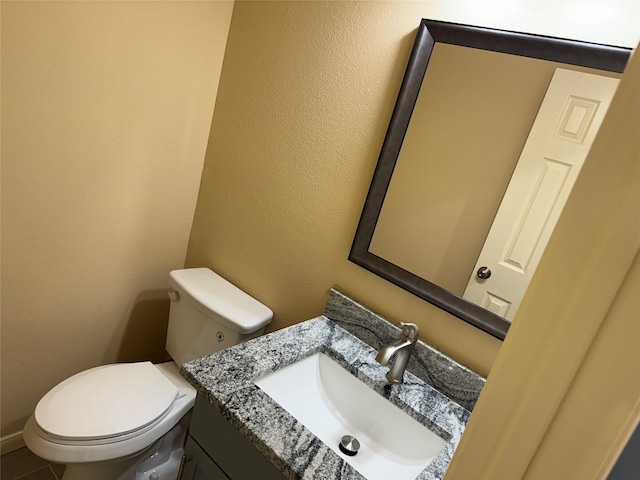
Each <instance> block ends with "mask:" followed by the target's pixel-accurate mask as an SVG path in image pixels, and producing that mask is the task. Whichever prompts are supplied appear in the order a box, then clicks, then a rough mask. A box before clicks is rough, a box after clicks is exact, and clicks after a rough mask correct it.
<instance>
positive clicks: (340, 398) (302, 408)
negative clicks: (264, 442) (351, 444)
mask: <svg viewBox="0 0 640 480" xmlns="http://www.w3.org/2000/svg"><path fill="white" fill-rule="evenodd" d="M255 383H256V385H257V386H258V387H260V388H261V389H262V390H263V391H264V392H265V393H266V394H267V395H269V396H270V397H271V398H272V399H273V400H275V401H276V402H277V403H278V404H279V405H280V406H282V407H283V408H284V409H285V410H287V411H288V412H289V413H290V414H291V415H293V416H294V417H295V418H296V419H297V420H298V421H299V422H301V423H302V424H303V425H304V426H305V427H306V428H307V429H308V430H310V431H311V432H312V433H313V434H314V435H315V436H316V437H318V438H319V439H320V440H322V441H323V442H324V443H325V444H326V445H327V446H329V447H330V448H331V449H332V450H333V451H335V452H336V453H337V454H338V455H340V456H341V457H342V458H344V459H345V461H346V462H348V463H349V464H350V465H351V466H353V468H355V469H356V470H357V471H358V472H360V473H361V474H362V475H364V476H365V477H366V478H368V479H370V480H375V479H380V480H388V479H390V478H393V479H396V480H403V479H415V478H416V477H417V476H418V474H419V473H420V472H422V470H424V469H425V468H426V466H427V465H428V464H429V463H430V462H431V460H433V458H434V457H435V456H436V455H437V454H438V453H440V451H441V450H442V449H443V448H444V446H445V445H446V443H447V442H446V441H445V440H443V439H442V438H440V437H439V436H438V435H436V434H435V433H433V432H431V431H430V430H429V429H428V428H427V427H425V426H424V425H422V424H420V423H419V422H418V421H416V420H415V419H413V418H412V417H410V416H409V415H408V414H406V413H405V412H403V411H402V410H400V409H399V408H398V407H396V406H395V405H393V404H392V403H391V402H389V401H388V400H386V399H385V398H383V397H382V396H381V395H380V394H378V393H377V392H375V391H374V390H373V389H371V388H369V387H368V386H367V385H365V384H364V383H363V382H361V381H360V380H358V379H357V378H356V377H355V376H353V375H352V374H351V373H349V372H348V371H346V370H345V369H344V368H343V367H342V366H340V365H339V364H338V363H336V362H335V361H334V360H333V359H331V358H330V357H328V356H327V355H325V354H323V353H316V354H314V355H312V356H310V357H307V358H305V359H303V360H300V361H299V362H296V363H294V364H292V365H289V366H287V367H284V368H282V369H280V370H278V371H276V372H273V373H271V374H269V375H267V376H265V377H263V378H261V379H260V380H258V381H256V382H255ZM345 435H350V436H353V437H355V438H356V439H357V440H358V442H359V444H360V448H359V450H358V452H357V454H355V455H353V456H351V455H347V454H345V453H343V452H342V451H341V450H340V448H339V444H340V441H341V439H342V437H343V436H345ZM351 453H352V452H351Z"/></svg>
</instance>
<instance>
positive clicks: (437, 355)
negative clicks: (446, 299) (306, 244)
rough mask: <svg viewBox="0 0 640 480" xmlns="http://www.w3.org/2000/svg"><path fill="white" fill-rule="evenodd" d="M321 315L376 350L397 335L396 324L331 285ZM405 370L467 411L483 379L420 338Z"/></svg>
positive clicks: (474, 399) (475, 400)
mask: <svg viewBox="0 0 640 480" xmlns="http://www.w3.org/2000/svg"><path fill="white" fill-rule="evenodd" d="M324 316H325V317H327V318H330V319H331V320H333V321H334V322H335V323H337V324H338V325H340V326H341V327H342V328H344V329H345V330H346V331H348V332H349V333H351V334H352V335H354V336H356V337H358V338H359V339H360V340H362V341H363V342H365V343H366V344H368V345H370V346H371V347H373V348H374V349H376V350H379V349H380V348H381V347H382V346H383V345H386V344H387V343H389V342H390V341H391V340H393V339H395V338H397V337H398V335H399V334H400V328H399V327H397V326H396V325H394V324H393V323H391V322H390V321H388V320H387V319H385V318H384V317H382V316H381V315H378V314H377V313H375V312H373V311H372V310H370V309H369V308H367V307H366V306H364V305H362V304H360V303H358V302H357V301H355V300H354V299H352V298H350V297H349V296H347V295H346V294H344V293H342V292H340V291H339V290H337V289H335V288H332V289H331V291H330V293H329V299H328V300H327V304H326V306H325V311H324ZM404 321H406V322H410V321H411V319H404ZM407 370H408V371H410V372H411V373H413V374H414V375H415V376H416V377H418V378H420V379H421V380H422V381H424V382H425V383H428V384H429V385H431V386H433V387H434V388H436V389H437V390H439V391H440V392H442V393H443V394H445V395H446V396H448V397H449V398H450V399H452V400H453V401H455V402H456V403H458V404H459V405H460V406H462V407H464V408H466V409H467V410H469V411H471V410H473V407H474V406H475V404H476V402H477V401H478V397H479V396H480V392H481V391H482V388H483V387H484V384H485V381H486V379H485V378H484V377H483V376H482V375H479V374H478V373H476V372H474V371H472V370H470V369H469V368H467V367H465V366H464V365H461V364H460V363H458V362H456V361H455V360H453V359H452V358H450V357H448V356H447V355H445V354H444V353H442V352H440V351H438V350H436V349H435V348H433V347H431V346H429V345H427V344H426V343H424V342H423V341H421V340H418V342H417V344H416V347H415V350H414V352H413V353H412V355H411V358H410V359H409V363H408V365H407Z"/></svg>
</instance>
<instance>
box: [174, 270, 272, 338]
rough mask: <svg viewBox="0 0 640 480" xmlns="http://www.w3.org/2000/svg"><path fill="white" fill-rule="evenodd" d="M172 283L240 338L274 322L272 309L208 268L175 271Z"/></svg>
mask: <svg viewBox="0 0 640 480" xmlns="http://www.w3.org/2000/svg"><path fill="white" fill-rule="evenodd" d="M169 283H171V286H172V287H173V288H175V289H176V290H177V291H178V293H179V294H180V295H181V297H186V298H187V300H189V301H190V302H191V303H192V304H193V305H194V306H195V307H196V308H198V309H199V310H200V311H202V312H203V313H204V314H206V315H211V314H212V313H215V314H216V315H217V316H218V317H219V318H220V320H221V321H222V322H224V323H225V325H226V326H227V327H229V328H231V329H232V330H234V331H236V332H239V333H241V334H249V333H253V332H255V331H256V330H258V329H260V328H262V327H264V326H265V325H267V324H268V323H269V322H270V321H271V319H272V318H273V312H272V311H271V309H270V308H269V307H267V306H265V305H263V304H262V303H260V302H259V301H258V300H256V299H255V298H253V297H252V296H250V295H249V294H247V293H246V292H244V291H242V290H240V289H239V288H238V287H236V286H235V285H233V284H232V283H230V282H228V281H227V280H225V279H224V278H222V277H221V276H220V275H218V274H217V273H215V272H213V271H211V270H210V269H208V268H185V269H182V270H173V271H172V272H170V273H169Z"/></svg>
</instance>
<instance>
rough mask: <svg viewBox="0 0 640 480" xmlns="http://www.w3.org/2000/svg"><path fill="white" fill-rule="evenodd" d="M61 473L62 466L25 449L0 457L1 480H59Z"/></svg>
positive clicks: (62, 470)
mask: <svg viewBox="0 0 640 480" xmlns="http://www.w3.org/2000/svg"><path fill="white" fill-rule="evenodd" d="M63 472H64V466H63V465H57V464H55V463H51V462H48V461H47V460H43V459H41V458H39V457H36V456H35V455H34V454H33V453H31V451H30V450H29V449H28V448H27V447H23V448H20V449H18V450H14V451H13V452H9V453H5V454H4V455H2V457H0V478H1V479H2V480H18V479H19V480H60V479H61V478H62V473H63Z"/></svg>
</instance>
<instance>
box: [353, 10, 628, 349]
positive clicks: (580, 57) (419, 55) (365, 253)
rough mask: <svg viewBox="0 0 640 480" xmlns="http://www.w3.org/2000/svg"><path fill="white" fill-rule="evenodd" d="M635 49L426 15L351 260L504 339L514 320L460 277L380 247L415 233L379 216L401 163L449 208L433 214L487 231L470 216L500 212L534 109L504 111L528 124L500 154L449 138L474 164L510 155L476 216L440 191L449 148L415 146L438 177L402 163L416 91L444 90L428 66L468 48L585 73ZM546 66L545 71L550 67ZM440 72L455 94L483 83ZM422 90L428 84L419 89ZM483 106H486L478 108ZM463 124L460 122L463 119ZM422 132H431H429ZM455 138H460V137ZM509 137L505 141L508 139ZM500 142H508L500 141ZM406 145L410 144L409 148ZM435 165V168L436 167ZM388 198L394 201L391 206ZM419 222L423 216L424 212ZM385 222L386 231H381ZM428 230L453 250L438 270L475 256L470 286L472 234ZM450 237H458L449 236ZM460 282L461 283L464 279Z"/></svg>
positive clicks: (619, 66) (482, 59) (618, 68)
mask: <svg viewBox="0 0 640 480" xmlns="http://www.w3.org/2000/svg"><path fill="white" fill-rule="evenodd" d="M458 50H460V51H458ZM463 50H466V52H463ZM630 52H631V50H630V49H627V48H622V47H613V46H606V45H598V44H592V43H585V42H580V41H573V40H566V39H559V38H552V37H545V36H540V35H531V34H524V33H518V32H510V31H504V30H495V29H490V28H484V27H474V26H468V25H460V24H454V23H449V22H441V21H435V20H426V19H424V20H422V22H421V23H420V26H419V28H418V32H417V35H416V39H415V42H414V45H413V49H412V52H411V55H410V58H409V63H408V66H407V70H406V73H405V76H404V79H403V82H402V85H401V88H400V93H399V94H398V99H397V101H396V105H395V108H394V111H393V114H392V117H391V121H390V124H389V128H388V130H387V134H386V137H385V139H384V142H383V145H382V149H381V153H380V156H379V159H378V164H377V166H376V169H375V172H374V175H373V180H372V182H371V186H370V188H369V193H368V195H367V198H366V201H365V204H364V208H363V211H362V215H361V217H360V222H359V224H358V227H357V230H356V234H355V238H354V241H353V245H352V248H351V252H350V254H349V260H351V261H352V262H354V263H356V264H358V265H360V266H362V267H364V268H366V269H367V270H369V271H371V272H373V273H375V274H377V275H379V276H381V277H382V278H384V279H386V280H389V281H391V282H393V283H394V284H396V285H398V286H400V287H401V288H403V289H405V290H407V291H409V292H411V293H413V294H415V295H417V296H418V297H420V298H422V299H424V300H427V301H428V302H430V303H432V304H434V305H436V306H438V307H440V308H442V309H444V310H445V311H447V312H449V313H451V314H452V315H455V316H456V317H458V318H460V319H462V320H464V321H466V322H469V323H470V324H472V325H474V326H476V327H477V328H480V329H481V330H483V331H485V332H487V333H489V334H490V335H493V336H494V337H496V338H499V339H504V337H505V335H506V333H507V331H508V328H509V325H510V322H509V321H507V320H506V319H505V318H503V317H501V316H499V315H497V314H496V313H493V312H490V311H489V310H486V309H484V308H481V307H479V306H478V305H475V304H474V303H471V302H469V301H467V300H465V299H463V298H462V296H461V295H462V293H461V292H460V290H459V289H458V288H457V287H455V286H454V284H455V282H449V281H445V280H438V278H443V277H442V276H441V275H438V272H437V271H436V272H434V271H433V270H431V271H424V270H423V269H421V268H420V266H419V265H418V263H415V262H413V261H412V260H413V259H412V258H409V259H402V258H401V256H402V254H406V252H407V251H410V249H405V248H403V247H401V248H400V249H399V252H400V253H399V254H398V255H396V253H391V252H390V251H387V250H385V248H383V245H384V244H385V242H384V241H379V240H378V239H379V237H383V236H385V235H387V236H389V237H390V240H389V241H387V242H386V244H387V245H388V244H393V243H394V240H393V239H394V238H395V239H404V238H406V237H411V236H412V235H411V232H407V231H405V230H403V227H402V224H401V223H399V224H395V223H394V222H390V223H389V222H388V221H386V220H385V221H384V222H385V225H382V224H383V219H382V217H381V214H382V212H383V207H384V208H386V209H389V208H390V207H389V204H390V203H391V200H390V199H389V198H387V196H388V195H389V196H390V185H391V183H392V178H393V174H394V170H396V166H397V167H398V168H397V172H400V171H401V170H402V171H403V175H404V178H413V179H414V181H415V182H416V183H417V184H418V185H420V184H421V185H423V187H422V188H423V189H433V190H434V193H433V195H434V197H433V198H435V199H438V201H437V202H434V203H438V207H439V208H440V207H444V210H442V211H441V212H440V213H438V214H437V215H433V212H430V213H429V216H435V217H437V216H438V215H440V216H442V217H450V216H451V215H453V213H452V212H456V215H458V216H457V217H456V220H454V221H453V222H452V223H453V224H455V225H458V226H459V225H460V224H464V225H466V228H467V229H468V230H469V231H472V232H474V235H476V236H478V237H481V236H482V235H486V233H487V230H488V228H489V227H490V225H491V221H492V219H491V218H490V219H489V220H488V226H486V225H487V222H486V221H485V223H484V224H482V225H481V224H480V223H479V224H478V225H475V224H473V220H474V218H476V217H478V216H482V217H488V216H490V215H489V213H488V212H491V211H493V213H492V214H495V211H496V209H497V208H498V205H497V204H499V203H500V198H501V195H502V194H503V193H504V190H505V188H506V184H508V182H509V178H510V174H511V172H512V171H513V169H514V167H515V163H516V162H517V160H518V156H519V152H518V151H517V149H522V146H523V139H522V136H523V135H524V138H525V139H526V135H527V133H528V131H527V129H528V128H530V127H531V122H532V120H533V119H532V118H531V117H530V115H529V117H527V116H525V117H524V118H520V117H518V116H516V115H514V113H515V112H508V113H506V114H505V115H504V117H505V118H507V119H508V120H509V121H508V122H507V123H513V124H518V125H519V127H518V128H520V130H523V128H524V130H523V131H524V134H522V133H521V134H520V136H519V137H518V135H511V134H508V135H506V136H505V135H502V141H501V142H500V144H499V148H496V151H497V150H500V152H502V153H500V155H497V154H496V151H493V150H492V151H490V152H488V153H483V152H482V151H478V149H476V148H475V147H476V145H475V143H474V142H473V140H472V139H473V133H474V132H464V131H460V132H456V134H455V136H454V137H453V138H454V140H451V142H453V143H455V144H456V145H462V146H463V147H465V148H467V150H468V152H469V153H468V155H473V156H474V157H476V158H474V159H473V161H474V162H477V163H478V166H479V167H481V166H482V165H488V163H489V161H490V160H491V161H493V160H494V158H493V157H494V156H505V155H506V156H507V157H509V159H510V160H509V161H510V162H511V164H510V165H507V166H503V167H501V169H502V173H501V174H500V175H499V177H500V178H497V179H496V182H495V183H497V184H498V186H497V187H496V188H497V190H500V189H502V190H501V191H500V193H499V194H495V195H494V197H495V198H497V200H493V201H492V202H493V203H491V202H488V204H489V205H488V206H486V207H484V208H485V210H486V212H485V213H483V214H482V215H477V212H471V213H469V212H468V211H466V212H462V211H461V212H458V210H461V208H459V205H456V202H455V201H454V200H455V199H454V200H452V201H447V199H446V198H445V196H444V194H443V190H440V191H438V189H439V188H441V187H444V188H445V189H446V187H447V182H449V184H451V180H446V179H444V180H443V177H442V175H443V165H448V164H449V160H450V158H448V152H446V151H442V149H437V148H435V146H434V142H433V141H429V142H428V143H427V144H425V145H420V146H419V148H418V150H419V151H420V152H421V153H420V159H419V162H420V167H421V169H422V170H426V171H427V172H429V171H433V172H438V173H437V175H435V178H434V177H431V176H429V178H422V177H420V176H419V175H418V173H417V172H415V171H414V167H407V168H406V169H405V168H404V166H405V165H404V163H402V164H401V163H400V162H404V160H403V144H404V142H405V138H407V139H408V138H409V137H405V136H406V135H407V132H408V130H409V128H410V126H411V119H412V116H414V114H415V115H416V116H418V115H421V114H422V112H421V111H420V108H419V107H417V106H416V105H417V104H416V102H417V101H418V99H419V97H422V96H423V95H425V94H426V93H427V92H428V93H431V94H433V93H434V91H433V90H434V89H437V88H439V87H437V86H435V85H438V83H437V82H434V81H432V77H431V75H428V74H431V71H430V70H429V69H435V68H436V65H437V64H439V63H440V59H441V58H443V57H450V56H452V55H454V54H456V55H457V54H463V55H467V54H469V53H473V54H474V55H475V54H477V58H476V59H474V60H473V61H471V60H465V61H464V62H463V63H464V64H465V65H466V64H468V63H472V62H477V63H478V65H479V68H481V69H482V68H484V67H486V66H487V65H489V62H490V61H493V57H495V56H496V55H500V56H504V57H505V58H507V59H509V60H510V61H511V60H513V61H518V62H522V61H528V62H534V63H535V62H538V61H540V62H552V63H553V69H555V66H561V67H563V64H564V65H565V67H563V68H568V67H566V66H572V67H571V68H579V69H582V70H583V71H587V72H589V71H591V72H592V71H593V70H590V69H596V70H600V71H604V72H616V73H621V72H622V71H623V70H624V67H625V65H626V63H627V61H628V58H629V55H630ZM492 56H493V57H492ZM500 61H502V60H500ZM492 68H493V67H492ZM523 68H525V70H522V69H523ZM526 68H529V67H523V66H522V63H518V64H517V66H513V67H507V69H511V70H513V71H515V72H523V71H524V72H525V75H526V76H531V75H533V74H531V73H528V72H527V71H526ZM546 68H547V69H548V68H549V67H546ZM427 75H428V76H427ZM441 77H443V78H444V79H445V80H444V84H445V88H447V89H448V90H449V91H453V92H454V93H456V96H458V95H457V92H462V89H463V87H464V90H465V91H466V90H468V89H470V86H473V87H474V88H475V87H476V84H477V83H480V82H478V81H476V80H477V78H475V76H473V75H468V74H467V76H465V75H463V74H459V73H458V74H448V75H444V76H442V75H441ZM548 81H549V80H548V79H547V80H546V82H547V84H548ZM513 85H516V86H518V85H520V83H519V82H518V81H517V80H516V81H512V82H511V87H512V88H513ZM494 88H495V89H497V91H498V92H501V90H502V89H503V87H500V86H495V87H494ZM545 88H546V85H544V87H543V89H542V92H541V93H540V92H537V93H536V94H533V95H530V96H528V97H527V98H525V97H526V96H524V95H520V97H522V101H523V102H524V104H525V105H528V107H527V108H528V109H529V110H531V108H533V109H534V114H533V115H534V117H535V112H537V108H538V107H539V105H540V102H541V100H542V97H543V96H544V93H545V92H544V89H545ZM421 89H422V90H423V91H422V92H421ZM429 89H431V90H429ZM441 93H442V95H441ZM443 95H444V92H440V91H438V92H437V95H435V96H436V97H438V96H443ZM473 95H476V97H475V98H478V95H479V94H478V93H473V94H472V97H473ZM432 96H434V95H432ZM441 100H442V101H441V104H442V105H443V106H442V107H441V108H446V106H449V105H452V104H453V103H452V102H451V101H450V100H446V98H442V99H441ZM519 101H520V100H518V102H519ZM532 102H533V103H532ZM513 103H514V102H507V104H506V106H505V105H503V106H501V107H500V108H501V109H503V108H510V107H513V108H515V107H514V106H513V105H512V104H513ZM516 103H517V102H516ZM430 108H431V109H432V111H431V112H430V113H431V115H432V117H433V118H435V119H436V120H435V122H438V119H439V116H440V115H442V114H443V110H438V111H435V112H434V111H433V110H434V109H435V108H434V107H430ZM485 108H486V107H485ZM414 110H415V111H414ZM480 110H481V111H482V109H481V108H480ZM454 113H455V112H454ZM457 115H458V116H459V117H461V119H464V118H465V117H466V115H467V112H466V111H461V112H457ZM460 123H461V124H462V123H464V122H460ZM457 126H458V125H457V124H456V128H457ZM427 128H428V127H427ZM425 137H427V135H426V134H425ZM455 139H458V141H456V140H455ZM505 139H508V141H506V140H505ZM503 141H505V142H506V143H508V144H509V145H503ZM491 142H493V145H496V146H498V145H497V143H496V141H495V140H491ZM405 146H406V145H405ZM406 147H407V148H409V147H408V146H406ZM411 148H413V149H415V147H413V146H412V147H411ZM514 149H515V150H514ZM514 153H515V154H514ZM489 157H491V158H489ZM399 160H400V161H399ZM436 162H437V163H436ZM451 163H455V162H451ZM436 165H437V168H435V166H436ZM401 167H403V168H401ZM452 167H453V172H449V173H448V175H451V176H452V177H451V178H453V179H456V183H457V181H458V180H457V177H455V175H458V173H460V167H459V166H458V167H457V169H456V165H455V164H454V165H452ZM489 168H491V169H494V168H495V167H494V166H491V167H489ZM473 173H475V172H472V174H473ZM445 175H447V174H445ZM398 178H399V177H396V181H399V180H398ZM492 181H493V180H492ZM484 183H485V182H484V181H483V183H482V185H481V188H478V189H477V190H478V193H479V192H483V197H484V186H485V185H484ZM405 185H406V181H403V183H402V185H401V187H400V188H395V190H397V191H400V192H402V191H403V189H404V187H405ZM407 188H408V187H407ZM417 188H420V187H417ZM409 190H410V189H409ZM394 195H395V194H394ZM492 195H493V194H492ZM385 199H388V200H389V201H388V202H387V204H386V205H385ZM409 202H410V203H409V205H410V208H411V209H412V213H411V214H408V215H406V216H407V218H411V215H414V216H415V215H416V214H417V215H421V211H420V208H416V206H415V205H413V204H411V200H409ZM467 203H468V202H467ZM496 203H497V204H496ZM440 204H442V205H440ZM405 205H406V204H405ZM394 208H397V207H394ZM401 208H402V209H404V210H403V213H406V211H407V210H408V209H409V207H406V206H405V207H401ZM433 208H435V207H434V206H433V205H429V210H432V209H433ZM416 212H417V213H416ZM387 217H390V218H393V215H387ZM411 221H413V220H411ZM420 221H422V218H421V219H420ZM386 223H388V224H386ZM469 225H471V227H469ZM383 227H384V233H381V232H382V230H383ZM456 228H457V227H456ZM431 230H432V232H431V233H430V234H429V237H433V242H432V243H433V244H434V245H436V246H433V245H429V246H428V247H424V248H429V249H431V248H436V249H437V244H438V243H440V244H446V246H447V248H448V250H446V251H444V252H439V253H437V254H436V256H438V259H439V260H438V261H440V259H442V263H443V265H438V267H437V268H436V269H435V270H442V271H445V272H449V271H450V270H452V269H451V268H450V267H449V266H447V265H446V262H445V260H446V258H447V257H455V258H456V259H458V257H464V256H467V257H470V258H472V260H471V263H470V265H469V266H468V267H467V268H466V271H465V275H466V279H464V283H465V284H466V280H467V279H468V278H469V275H470V274H471V270H472V269H473V266H474V264H475V260H476V258H477V254H478V251H477V250H474V249H469V248H466V249H465V250H464V251H462V250H461V249H460V250H458V251H456V250H455V248H454V247H455V246H456V243H457V241H458V240H459V239H461V238H462V239H464V240H465V241H466V240H467V237H469V236H471V235H468V234H465V235H459V234H454V233H455V232H454V233H452V231H451V228H449V227H447V228H445V227H441V226H440V225H435V226H433V227H432V228H431ZM445 230H446V231H445ZM480 234H482V235H480ZM452 239H453V240H454V241H452ZM474 241H475V242H476V243H480V247H481V246H482V243H483V239H482V238H479V239H478V240H474ZM395 243H399V244H401V243H402V242H400V241H397V242H395ZM430 243H431V242H430ZM381 245H382V246H381ZM420 247H422V245H420ZM418 249H419V248H418ZM458 260H459V259H458ZM458 263H460V261H458ZM456 281H457V282H458V283H460V280H459V279H458V280H456Z"/></svg>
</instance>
